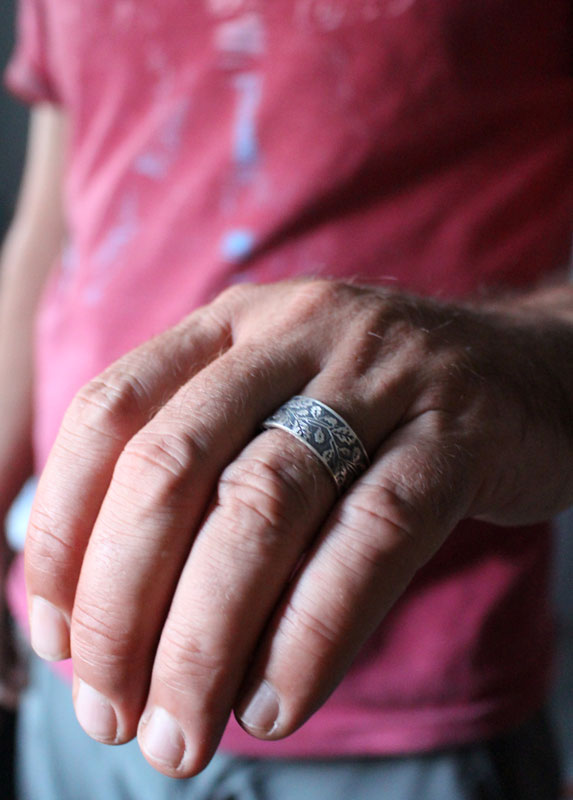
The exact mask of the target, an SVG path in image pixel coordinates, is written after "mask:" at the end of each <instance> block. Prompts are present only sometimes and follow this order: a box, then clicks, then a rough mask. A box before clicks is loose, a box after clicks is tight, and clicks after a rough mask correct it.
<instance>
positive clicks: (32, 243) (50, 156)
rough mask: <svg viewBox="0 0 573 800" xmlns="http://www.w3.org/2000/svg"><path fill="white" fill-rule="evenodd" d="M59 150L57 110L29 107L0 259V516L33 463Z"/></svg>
mask: <svg viewBox="0 0 573 800" xmlns="http://www.w3.org/2000/svg"><path fill="white" fill-rule="evenodd" d="M62 153H63V121H62V116H61V114H60V112H58V111H57V110H56V109H54V108H52V107H49V106H42V107H40V108H38V109H36V110H34V112H33V115H32V121H31V126H30V134H29V145H28V156H27V161H26V170H25V174H24V179H23V182H22V189H21V192H20V197H19V202H18V207H17V210H16V214H15V216H14V220H13V222H12V225H11V227H10V229H9V231H8V234H7V236H6V239H5V241H4V245H3V248H2V254H1V259H0V387H1V391H0V418H1V419H2V421H3V424H2V425H1V426H0V515H2V514H3V513H4V512H5V511H6V509H7V508H8V506H9V504H10V503H11V501H12V499H13V498H14V496H15V495H16V493H17V492H18V490H19V488H20V486H21V485H22V483H23V481H24V480H25V478H26V477H27V475H28V474H29V473H30V471H31V468H32V449H31V426H32V391H33V337H34V326H35V316H36V309H37V305H38V301H39V298H40V295H41V293H42V289H43V286H44V284H45V280H46V276H47V274H48V272H49V269H50V267H51V265H52V263H53V261H54V258H55V257H56V255H57V253H58V251H59V249H60V247H61V243H62V238H63V233H64V224H63V214H62V208H61V163H62Z"/></svg>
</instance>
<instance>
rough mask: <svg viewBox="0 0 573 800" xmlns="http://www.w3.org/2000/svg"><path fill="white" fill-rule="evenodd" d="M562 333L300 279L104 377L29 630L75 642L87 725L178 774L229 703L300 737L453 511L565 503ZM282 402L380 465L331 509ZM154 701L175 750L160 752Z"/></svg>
mask: <svg viewBox="0 0 573 800" xmlns="http://www.w3.org/2000/svg"><path fill="white" fill-rule="evenodd" d="M572 341H573V340H572V326H571V324H570V323H569V322H558V321H555V320H552V319H551V317H550V316H547V318H545V317H543V316H542V317H541V318H537V317H536V316H535V315H531V316H528V314H527V312H525V313H521V312H517V311H516V312H515V313H514V310H513V309H511V308H510V307H508V308H505V307H503V305H498V306H497V307H495V306H492V307H490V308H487V309H486V308H481V309H480V308H477V307H476V308H470V307H462V306H455V305H449V304H446V303H438V302H436V301H433V300H428V299H419V298H415V297H411V296H406V295H403V294H400V293H397V292H388V291H382V290H369V289H363V288H358V287H353V286H348V285H344V284H338V283H334V282H327V281H318V280H305V281H293V282H287V283H279V284H275V285H272V286H260V287H258V286H240V287H237V288H235V289H232V290H229V291H228V292H225V293H224V294H223V295H222V296H221V297H220V298H219V299H218V300H216V301H215V302H214V303H213V304H211V305H209V306H207V307H205V308H203V309H201V310H199V311H198V312H196V313H194V314H192V315H191V316H189V317H188V318H186V319H185V320H183V322H181V323H180V324H179V325H178V326H176V327H175V328H173V329H171V330H169V331H167V332H166V333H165V334H163V335H162V336H159V337H158V338H156V339H154V340H152V341H150V342H148V343H146V344H145V345H143V346H142V347H140V348H138V349H137V350H135V351H133V352H131V353H129V354H128V355H126V356H125V357H124V358H122V359H121V360H119V361H118V362H117V363H115V364H114V365H112V366H111V367H109V368H108V369H107V370H106V371H105V372H104V373H103V374H102V375H100V376H99V377H98V378H97V379H96V380H94V381H92V382H91V383H89V384H88V385H87V386H86V387H84V389H83V390H82V391H81V392H80V393H79V394H78V396H77V397H76V398H75V400H74V401H73V403H72V405H71V407H70V409H69V411H68V413H67V415H66V417H65V419H64V422H63V424H62V427H61V431H60V434H59V436H58V439H57V442H56V444H55V447H54V448H53V451H52V454H51V456H50V459H49V463H48V466H47V468H46V470H45V472H44V475H43V476H42V479H41V482H40V487H39V490H38V494H37V498H36V502H35V506H34V510H33V515H32V521H31V526H30V530H29V535H28V541H27V549H26V572H27V583H28V591H29V596H30V601H31V607H36V609H38V608H39V611H38V616H37V620H39V621H40V623H41V624H43V625H44V628H43V630H44V634H42V633H41V632H40V633H38V628H36V635H35V636H33V643H34V645H35V647H36V649H37V650H38V651H39V652H40V654H41V655H43V656H45V657H49V658H62V657H65V656H67V655H69V653H70V652H71V654H72V657H73V665H74V673H75V679H74V696H75V702H76V710H77V712H78V716H79V718H80V721H81V722H82V724H83V725H84V727H86V728H87V729H88V732H90V733H91V734H92V735H93V736H94V737H95V738H98V739H100V740H102V741H107V742H111V743H119V742H125V741H127V740H129V739H131V738H132V737H133V736H135V735H136V733H138V735H139V738H140V744H141V746H142V749H143V751H144V753H145V754H146V757H147V758H148V760H149V761H150V763H152V764H153V765H154V766H155V767H156V768H157V769H159V770H161V771H162V772H164V773H165V774H168V775H173V776H180V777H182V776H188V775H191V774H193V773H195V772H197V771H198V770H200V769H201V768H203V767H204V766H205V765H206V763H207V762H208V761H209V759H210V758H211V756H212V755H213V752H214V750H215V748H216V746H217V743H218V740H219V737H220V736H221V733H222V731H223V728H224V725H225V723H226V720H227V718H228V715H229V713H230V712H231V710H233V709H234V710H235V713H236V714H237V716H238V717H239V719H240V720H241V721H242V724H243V725H244V727H245V728H246V729H247V730H249V731H250V732H251V733H252V734H254V735H256V736H259V737H261V738H271V739H272V738H279V737H282V736H285V735H287V734H289V733H291V732H292V731H294V730H295V729H296V728H297V727H298V726H300V725H301V724H302V723H303V722H304V720H305V719H306V718H307V717H308V716H309V715H310V714H311V713H313V711H315V710H316V709H317V708H318V707H319V706H320V705H321V704H322V703H323V702H324V701H325V699H326V698H327V697H328V695H329V693H330V692H331V691H332V690H333V689H334V688H335V686H336V685H337V683H338V682H339V681H340V679H341V678H342V677H343V675H344V673H345V672H346V670H347V669H348V667H349V665H350V664H351V662H352V660H353V658H354V657H355V655H356V653H357V651H358V649H359V648H360V646H361V645H362V643H363V642H364V641H365V639H366V638H367V637H368V636H369V634H370V633H371V632H372V631H373V630H374V628H375V627H376V626H377V625H378V624H379V623H380V621H381V620H382V618H383V617H384V615H385V613H386V612H387V611H388V609H389V608H390V607H391V605H392V604H393V603H394V602H395V600H396V599H397V598H398V596H399V595H400V593H401V592H402V591H403V590H404V588H405V587H406V585H407V584H408V583H409V581H410V580H411V578H412V576H413V575H414V574H415V572H416V571H417V570H418V569H419V567H420V566H421V565H422V564H424V563H425V562H426V561H427V560H428V559H429V558H430V557H431V555H432V554H433V553H434V552H435V551H436V549H437V548H438V547H439V546H440V545H441V543H442V542H443V541H444V540H445V538H446V537H447V536H448V534H449V533H450V532H451V530H452V529H453V527H454V526H455V525H456V523H457V522H459V521H460V520H461V519H463V518H465V517H479V518H481V519H485V520H490V521H493V522H496V523H500V524H502V525H505V524H520V523H530V522H533V521H536V520H540V519H545V518H547V517H548V516H549V515H551V514H553V513H555V512H556V511H557V510H559V509H561V508H564V507H566V506H567V505H568V504H569V503H571V502H572V499H573V477H572V474H571V463H572V450H573V444H572V438H573V437H572V431H571V395H570V394H569V388H570V385H569V384H567V383H564V382H563V381H562V376H561V375H560V368H559V365H560V364H561V365H562V364H563V363H564V361H563V360H564V359H567V355H566V354H567V353H569V354H570V353H571V346H572ZM295 394H307V395H310V396H312V397H315V398H318V399H320V400H322V401H323V402H325V403H327V404H328V405H329V406H331V407H332V408H334V409H336V410H337V411H338V412H339V414H341V415H342V416H343V417H344V418H345V419H346V420H347V421H348V422H349V424H350V425H352V427H353V428H354V430H355V431H356V432H357V434H358V435H359V436H360V437H361V439H362V441H363V442H364V444H365V446H366V448H367V450H368V453H369V455H370V457H371V462H372V463H371V466H370V467H369V469H368V470H367V471H366V472H365V473H364V474H363V476H362V477H361V478H360V479H359V480H357V481H356V483H354V485H353V486H352V487H351V489H350V490H349V491H347V492H346V493H345V494H344V496H342V497H341V498H339V499H337V497H336V492H335V488H334V483H333V481H332V479H331V477H330V476H329V474H328V472H327V471H326V470H325V468H324V467H323V465H321V463H320V462H319V461H318V460H317V459H316V458H315V457H314V456H313V454H312V453H310V452H309V450H308V449H307V448H306V447H305V446H304V445H302V444H301V443H300V442H298V441H297V440H296V439H295V438H294V437H292V436H290V435H289V434H288V433H286V432H284V431H281V430H276V429H274V430H268V431H264V432H262V433H261V432H260V425H261V422H262V421H263V420H264V419H265V417H267V416H268V415H269V414H270V413H272V412H273V411H274V410H275V409H276V408H277V407H278V406H279V405H281V404H282V403H283V402H284V401H285V400H287V399H288V398H289V397H291V396H292V395H295ZM502 535H503V531H502V529H500V536H502ZM297 565H298V568H297V570H296V572H295V573H294V576H293V570H295V567H297ZM33 597H40V598H43V599H44V600H45V601H47V602H48V605H47V604H46V603H45V602H43V601H42V600H40V601H37V602H32V598H33ZM55 609H59V610H60V611H61V612H62V613H61V615H59V614H58V613H57V612H56V610H55ZM47 622H49V623H50V630H51V631H52V636H51V639H50V640H49V641H48V640H47V639H46V635H45V631H46V630H47V629H48V626H47ZM68 625H69V626H70V629H71V634H69V631H68ZM70 641H71V645H70ZM70 647H71V650H70ZM263 679H264V683H263V684H262V685H263V687H265V692H264V693H263V694H259V695H257V699H256V700H254V701H253V698H254V697H255V690H256V688H257V686H258V685H260V683H261V681H262V680H263ZM80 687H81V688H80ZM86 687H87V688H86ZM89 687H93V689H95V690H96V692H97V693H98V694H96V692H94V691H92V689H90V688H89ZM80 692H81V698H80V696H79V693H80ZM86 698H87V699H86ZM103 698H107V699H108V701H109V704H108V705H106V702H105V700H104V699H103ZM263 700H264V701H265V702H263ZM251 701H253V702H251ZM90 703H91V705H90ZM94 708H95V709H96V710H95V711H94ZM153 708H160V709H163V711H161V712H160V713H159V717H161V721H162V723H166V720H167V721H168V722H169V724H170V725H171V729H169V730H170V731H171V732H170V733H168V734H166V733H165V730H164V729H163V728H162V729H161V732H162V734H165V735H164V737H163V739H162V741H167V740H168V741H169V743H171V745H172V747H171V750H170V752H169V753H167V752H166V750H165V748H163V749H161V748H159V750H158V748H157V746H156V747H155V755H154V754H153V753H151V752H150V751H149V748H148V746H150V747H152V746H153V743H154V741H155V745H157V736H156V735H155V734H156V733H157V731H158V730H159V728H157V727H156V728H155V729H154V732H153V733H152V734H150V726H149V717H150V713H151V711H152V709H153ZM86 709H88V710H87V711H86ZM255 711H258V712H259V713H258V715H255ZM165 712H167V713H165ZM156 719H157V718H156ZM175 720H177V723H178V725H179V726H180V729H177V727H174V726H175ZM154 724H155V723H154ZM138 725H139V732H138ZM146 733H147V734H148V736H147V738H146Z"/></svg>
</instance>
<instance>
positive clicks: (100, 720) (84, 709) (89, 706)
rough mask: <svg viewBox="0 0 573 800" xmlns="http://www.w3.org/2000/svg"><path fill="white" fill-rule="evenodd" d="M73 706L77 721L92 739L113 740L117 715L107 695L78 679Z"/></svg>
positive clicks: (115, 737) (115, 734)
mask: <svg viewBox="0 0 573 800" xmlns="http://www.w3.org/2000/svg"><path fill="white" fill-rule="evenodd" d="M75 707H76V716H77V718H78V722H79V723H80V725H81V726H82V728H83V729H84V731H85V732H86V733H87V734H88V735H89V736H91V737H92V739H97V740H98V741H99V742H107V743H110V742H115V740H116V739H117V716H116V714H115V711H114V710H113V706H112V704H111V703H110V702H109V700H108V699H107V697H104V695H103V694H101V692H98V691H96V690H95V689H94V688H92V687H91V686H89V685H88V684H87V683H84V682H83V681H81V680H80V681H78V692H77V694H76V702H75Z"/></svg>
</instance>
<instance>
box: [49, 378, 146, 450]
mask: <svg viewBox="0 0 573 800" xmlns="http://www.w3.org/2000/svg"><path fill="white" fill-rule="evenodd" d="M143 395H144V390H143V388H142V387H141V386H140V384H139V383H138V381H137V379H136V378H135V377H134V376H130V375H127V374H126V373H123V374H122V373H118V372H113V373H112V374H108V375H107V376H106V375H105V374H104V375H102V376H100V377H99V378H95V379H94V380H92V381H90V382H89V383H87V384H85V386H83V387H82V388H81V389H80V390H79V392H78V393H77V394H76V396H75V397H74V399H73V400H72V403H71V405H70V407H69V409H68V411H67V412H66V415H65V418H64V422H63V426H62V427H63V429H64V431H70V432H71V433H73V434H74V435H76V434H77V433H79V432H82V431H86V432H87V433H88V434H91V433H96V434H97V435H102V434H104V435H106V436H109V437H113V438H120V437H121V436H122V434H123V433H124V431H125V429H126V428H128V429H129V428H130V427H131V426H132V425H133V422H134V419H135V418H137V417H139V416H140V414H141V411H142V405H143V403H142V401H143Z"/></svg>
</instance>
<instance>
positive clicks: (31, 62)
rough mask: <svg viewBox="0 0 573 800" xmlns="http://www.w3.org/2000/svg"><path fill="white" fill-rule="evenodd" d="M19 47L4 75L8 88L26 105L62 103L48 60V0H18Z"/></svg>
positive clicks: (17, 46) (17, 44)
mask: <svg viewBox="0 0 573 800" xmlns="http://www.w3.org/2000/svg"><path fill="white" fill-rule="evenodd" d="M16 20H17V21H16V44H15V47H14V50H13V52H12V56H11V58H10V60H9V62H8V66H7V67H6V71H5V72H4V85H5V86H6V88H7V89H9V91H11V92H12V93H13V94H15V95H16V96H17V97H19V98H20V99H21V100H24V101H25V102H26V103H41V102H50V103H56V104H59V102H60V101H59V98H58V93H57V91H56V89H55V82H54V79H53V76H52V75H51V74H50V68H49V59H48V46H49V45H48V31H47V19H46V9H45V3H44V0H18V6H17V17H16Z"/></svg>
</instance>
